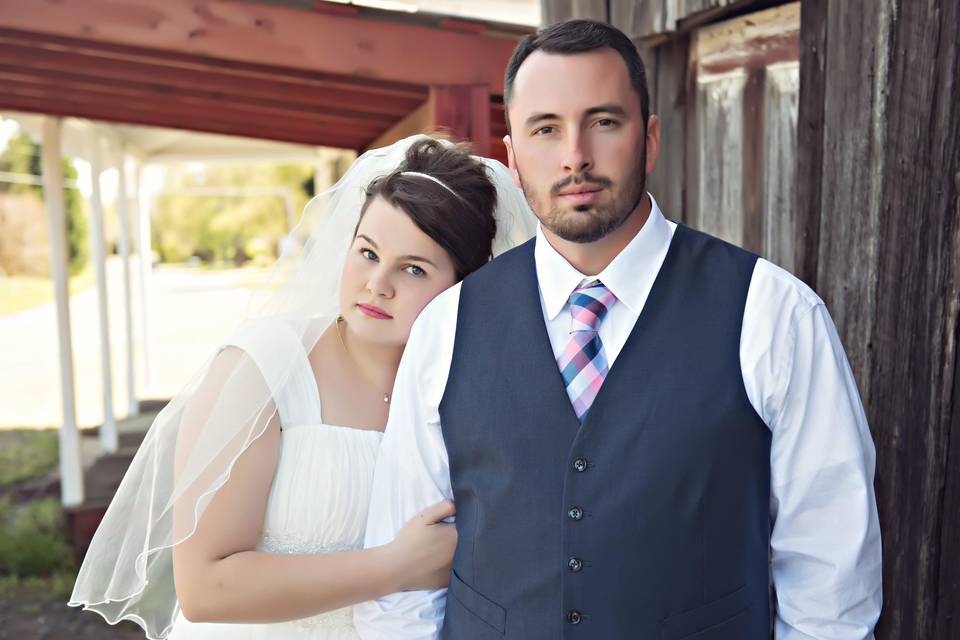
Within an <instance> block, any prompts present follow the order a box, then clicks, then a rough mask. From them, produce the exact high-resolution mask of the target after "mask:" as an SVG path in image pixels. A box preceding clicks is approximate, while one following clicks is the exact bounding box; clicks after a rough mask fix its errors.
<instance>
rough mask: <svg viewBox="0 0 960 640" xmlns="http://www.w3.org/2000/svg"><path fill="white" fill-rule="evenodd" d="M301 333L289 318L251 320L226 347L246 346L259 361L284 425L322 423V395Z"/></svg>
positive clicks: (256, 361) (255, 361) (247, 351)
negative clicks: (319, 392) (319, 393)
mask: <svg viewBox="0 0 960 640" xmlns="http://www.w3.org/2000/svg"><path fill="white" fill-rule="evenodd" d="M301 333H302V332H299V331H297V330H296V328H295V327H294V325H293V324H292V323H290V322H289V321H286V320H282V319H279V318H261V319H257V320H254V321H251V322H247V323H245V324H243V325H241V327H240V328H239V329H238V330H237V331H236V332H235V333H234V334H233V336H231V337H230V339H229V340H228V341H227V342H226V343H225V344H224V346H235V347H239V348H240V349H243V351H245V352H246V353H247V354H248V355H249V356H250V358H251V359H252V360H253V361H254V363H256V365H257V368H258V369H259V370H260V373H261V375H263V379H264V381H265V382H266V383H267V387H268V388H269V389H270V393H271V395H272V396H273V399H274V402H275V403H276V405H277V412H278V413H279V414H280V425H281V427H291V426H293V425H297V424H319V423H320V398H319V395H318V393H317V382H316V378H315V377H314V375H313V368H312V367H311V366H310V361H309V360H308V359H307V353H306V350H305V349H304V345H303V342H302V338H301Z"/></svg>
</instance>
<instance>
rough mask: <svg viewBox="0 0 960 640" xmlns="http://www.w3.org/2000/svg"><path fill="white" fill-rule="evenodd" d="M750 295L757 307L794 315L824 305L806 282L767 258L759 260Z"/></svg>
mask: <svg viewBox="0 0 960 640" xmlns="http://www.w3.org/2000/svg"><path fill="white" fill-rule="evenodd" d="M750 297H751V298H753V300H754V303H755V304H754V305H752V306H753V307H755V308H760V309H766V310H767V311H768V312H769V313H776V314H779V315H783V314H786V315H789V316H794V317H796V316H799V315H803V314H804V313H806V312H808V311H810V310H811V309H813V308H815V307H817V306H823V304H824V303H823V300H821V299H820V296H818V295H817V293H816V292H815V291H814V290H813V289H812V288H811V287H810V286H809V285H808V284H807V283H806V282H804V281H803V280H801V279H800V278H798V277H796V276H795V275H793V274H792V273H790V272H789V271H788V270H786V269H784V268H783V267H780V266H778V265H776V264H774V263H773V262H771V261H769V260H767V259H765V258H758V259H757V264H756V267H755V268H754V271H753V278H752V280H751V282H750Z"/></svg>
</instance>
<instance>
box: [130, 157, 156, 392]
mask: <svg viewBox="0 0 960 640" xmlns="http://www.w3.org/2000/svg"><path fill="white" fill-rule="evenodd" d="M136 166H137V168H136V171H135V173H134V184H135V185H136V189H137V193H136V198H137V239H136V240H137V259H138V262H139V263H140V264H139V269H138V270H137V271H138V275H139V280H140V354H141V359H142V362H143V386H144V388H147V389H149V388H150V385H152V384H153V363H152V361H151V354H152V352H153V348H152V343H151V338H152V335H151V332H150V275H151V273H152V272H153V252H152V250H151V248H150V204H151V203H150V199H151V197H152V195H151V194H150V193H148V191H147V189H144V185H143V171H142V169H143V164H142V163H141V162H139V161H138V162H137V165H136Z"/></svg>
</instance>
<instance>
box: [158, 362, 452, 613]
mask: <svg viewBox="0 0 960 640" xmlns="http://www.w3.org/2000/svg"><path fill="white" fill-rule="evenodd" d="M229 351H230V350H227V351H225V352H224V354H221V355H222V356H224V357H225V359H226V360H227V361H229V360H230V359H232V358H235V357H236V354H230V353H229ZM216 364H220V363H215V365H214V367H216ZM223 364H224V365H226V363H223ZM214 367H212V368H211V372H213V371H214ZM227 368H229V367H227ZM204 386H206V383H204ZM220 391H223V387H222V385H219V386H218V385H217V384H216V383H212V384H211V385H210V386H209V387H207V388H201V389H199V390H198V393H197V395H196V396H195V397H196V398H197V399H199V400H200V403H199V404H200V406H203V405H205V404H206V403H205V402H204V401H203V398H204V397H205V396H209V395H210V394H211V393H217V392H220ZM204 392H206V393H204ZM208 399H209V398H208ZM208 406H209V405H208ZM196 418H197V416H196V415H194V416H187V415H185V416H184V419H185V420H188V419H190V420H193V421H195V420H196ZM279 445H280V425H279V420H278V418H277V416H276V414H275V413H274V415H273V417H272V418H270V422H269V423H268V425H267V427H266V430H265V431H264V433H263V434H262V435H260V437H258V438H257V439H256V440H254V441H253V442H252V443H251V444H250V445H249V446H248V447H247V448H246V450H245V451H244V452H243V454H242V455H240V457H239V458H238V459H237V461H236V463H235V465H234V467H233V469H232V471H231V474H230V478H229V480H228V481H227V482H226V484H224V485H223V487H221V488H220V490H219V491H217V493H216V494H215V496H214V497H213V499H212V500H211V502H210V504H209V505H208V506H207V508H206V510H205V511H204V512H203V515H202V516H201V518H200V521H199V523H198V526H197V529H196V531H195V532H194V534H193V535H192V536H190V537H189V538H188V539H186V540H185V541H184V542H182V543H180V544H179V545H177V546H176V547H174V550H173V565H174V578H175V583H176V590H177V597H178V599H179V601H180V607H181V610H182V611H183V614H184V616H186V617H187V619H189V620H191V621H195V622H241V623H242V622H246V623H263V622H279V621H284V620H292V619H296V618H303V617H307V616H311V615H316V614H318V613H322V612H324V611H330V610H333V609H337V608H340V607H344V606H348V605H351V604H356V603H358V602H363V601H365V600H370V599H373V598H378V597H381V596H384V595H386V594H389V593H393V592H395V591H401V590H404V589H412V588H430V587H439V586H443V585H445V584H446V581H447V578H448V576H449V565H450V559H451V558H452V555H453V548H454V546H455V543H456V532H455V530H454V529H453V525H449V524H444V523H442V522H440V521H441V520H442V519H443V518H446V517H449V516H451V515H453V505H452V503H449V502H447V503H441V504H439V505H436V506H434V507H431V508H430V509H428V510H426V511H425V512H424V513H422V514H420V516H418V517H417V518H415V519H414V520H412V521H411V522H410V523H409V525H408V526H407V527H405V528H404V530H403V531H401V533H400V534H399V535H398V536H397V539H396V540H395V541H394V542H391V543H390V544H387V545H384V546H381V547H376V548H372V549H364V550H357V551H346V552H339V553H332V554H328V555H280V554H272V553H267V552H261V551H255V549H256V546H257V544H258V543H259V541H260V536H261V533H262V528H263V519H264V514H265V512H266V507H267V499H268V496H269V493H270V486H271V484H272V482H273V476H274V473H275V471H276V467H277V457H278V453H279ZM183 507H184V510H183V511H182V512H181V513H180V515H181V519H182V520H181V521H182V522H186V520H184V519H183V518H184V516H185V515H189V511H187V510H186V509H189V510H191V511H192V503H191V502H190V501H187V502H186V503H185V504H184V505H183Z"/></svg>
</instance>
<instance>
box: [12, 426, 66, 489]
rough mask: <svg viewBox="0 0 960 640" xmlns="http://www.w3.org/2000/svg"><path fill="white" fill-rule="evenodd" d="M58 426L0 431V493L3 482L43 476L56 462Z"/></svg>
mask: <svg viewBox="0 0 960 640" xmlns="http://www.w3.org/2000/svg"><path fill="white" fill-rule="evenodd" d="M59 446H60V445H59V440H58V434H57V430H56V429H44V430H31V429H17V430H12V431H0V494H2V491H3V486H4V485H9V484H14V483H16V482H24V481H26V480H34V479H36V478H42V477H44V476H45V475H47V474H48V473H50V472H51V471H53V469H54V468H55V467H56V466H57V461H58V459H59Z"/></svg>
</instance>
